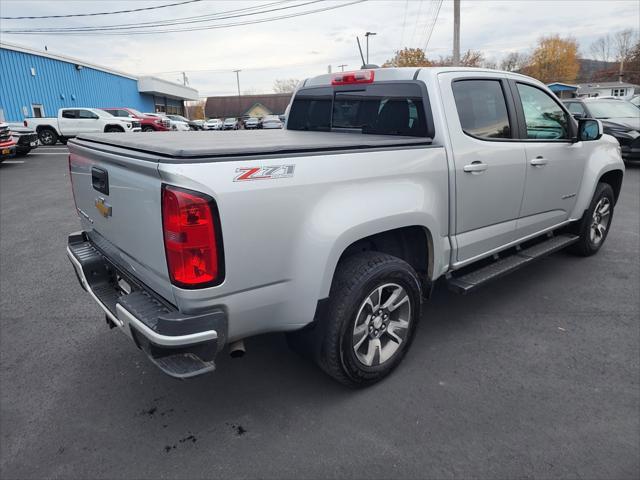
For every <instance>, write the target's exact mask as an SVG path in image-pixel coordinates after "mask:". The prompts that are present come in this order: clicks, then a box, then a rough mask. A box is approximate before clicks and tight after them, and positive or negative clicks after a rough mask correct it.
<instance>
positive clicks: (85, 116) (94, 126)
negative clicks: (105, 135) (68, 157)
mask: <svg viewBox="0 0 640 480" xmlns="http://www.w3.org/2000/svg"><path fill="white" fill-rule="evenodd" d="M24 126H25V127H27V128H30V129H32V130H35V131H36V133H37V134H38V138H39V139H40V143H41V144H43V145H55V144H56V142H57V141H58V140H60V142H61V143H67V140H68V139H69V138H73V137H75V136H76V135H79V134H81V133H97V132H139V131H141V128H140V122H139V121H138V120H134V119H132V118H119V117H114V116H113V115H111V114H110V113H107V112H105V111H103V110H100V109H99V108H61V109H60V110H58V116H57V117H44V118H27V119H25V121H24Z"/></svg>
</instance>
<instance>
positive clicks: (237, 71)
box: [234, 70, 242, 118]
mask: <svg viewBox="0 0 640 480" xmlns="http://www.w3.org/2000/svg"><path fill="white" fill-rule="evenodd" d="M241 71H242V70H234V72H235V74H236V83H237V84H238V118H240V114H241V113H242V112H241V111H240V72H241Z"/></svg>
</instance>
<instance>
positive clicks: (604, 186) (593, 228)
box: [570, 183, 615, 257]
mask: <svg viewBox="0 0 640 480" xmlns="http://www.w3.org/2000/svg"><path fill="white" fill-rule="evenodd" d="M614 203H615V196H614V194H613V189H612V188H611V185H609V184H608V183H599V184H598V186H597V187H596V191H595V193H594V195H593V199H592V200H591V204H590V205H589V208H588V209H587V211H586V212H585V214H584V217H583V219H582V221H581V222H580V226H579V231H578V232H577V233H578V235H579V236H580V239H579V240H578V241H577V242H576V243H574V244H573V245H571V247H570V251H571V252H573V253H575V254H577V255H581V256H583V257H588V256H591V255H594V254H596V253H597V252H598V250H600V248H601V247H602V245H603V244H604V241H605V240H606V239H607V235H608V234H609V227H610V226H611V220H612V218H613V207H614Z"/></svg>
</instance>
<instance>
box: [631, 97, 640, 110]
mask: <svg viewBox="0 0 640 480" xmlns="http://www.w3.org/2000/svg"><path fill="white" fill-rule="evenodd" d="M629 102H631V103H633V104H634V105H635V106H636V107H638V108H640V95H634V96H633V97H631V98H630V99H629Z"/></svg>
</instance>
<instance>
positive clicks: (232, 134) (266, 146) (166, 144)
mask: <svg viewBox="0 0 640 480" xmlns="http://www.w3.org/2000/svg"><path fill="white" fill-rule="evenodd" d="M73 142H74V143H77V144H79V145H84V146H90V144H91V143H99V144H102V145H111V146H114V147H119V148H126V149H131V150H136V151H138V152H144V153H147V154H152V155H157V156H159V157H166V158H167V159H181V158H184V159H190V158H216V157H238V156H255V155H270V154H279V153H280V154H284V153H304V152H317V151H325V150H354V149H364V148H390V147H394V146H395V147H407V146H421V145H429V144H431V139H430V138H425V137H401V136H392V135H368V134H359V133H342V132H302V131H296V130H236V131H226V132H218V131H213V132H212V131H191V132H149V133H95V134H81V135H79V136H78V137H76V139H75V140H73ZM158 161H160V162H162V161H163V159H162V158H158Z"/></svg>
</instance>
